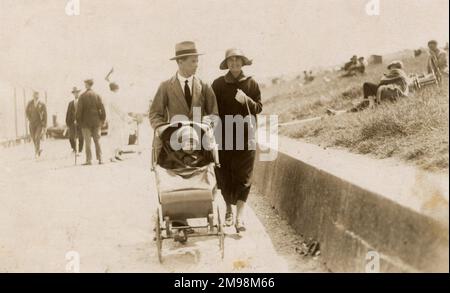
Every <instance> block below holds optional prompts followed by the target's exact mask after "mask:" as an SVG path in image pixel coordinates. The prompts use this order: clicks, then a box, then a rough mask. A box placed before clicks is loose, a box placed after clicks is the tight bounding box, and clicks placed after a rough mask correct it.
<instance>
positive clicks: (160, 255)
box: [155, 208, 162, 263]
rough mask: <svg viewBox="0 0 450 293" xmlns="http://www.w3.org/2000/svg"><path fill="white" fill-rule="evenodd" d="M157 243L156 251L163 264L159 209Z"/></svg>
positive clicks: (157, 211) (156, 231)
mask: <svg viewBox="0 0 450 293" xmlns="http://www.w3.org/2000/svg"><path fill="white" fill-rule="evenodd" d="M155 222H156V223H155V234H156V237H155V241H156V249H157V252H158V260H159V262H160V263H162V237H161V220H160V217H159V208H157V209H156V221H155Z"/></svg>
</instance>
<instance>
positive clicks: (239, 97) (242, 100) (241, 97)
mask: <svg viewBox="0 0 450 293" xmlns="http://www.w3.org/2000/svg"><path fill="white" fill-rule="evenodd" d="M234 98H235V99H236V101H238V102H239V103H241V104H242V105H244V104H245V101H246V99H247V98H248V97H247V95H246V94H245V93H244V92H243V91H242V90H241V89H238V90H237V93H236V96H235V97H234Z"/></svg>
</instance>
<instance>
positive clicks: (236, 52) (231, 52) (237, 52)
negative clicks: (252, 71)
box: [220, 48, 253, 70]
mask: <svg viewBox="0 0 450 293" xmlns="http://www.w3.org/2000/svg"><path fill="white" fill-rule="evenodd" d="M233 56H236V57H241V58H242V60H243V62H244V64H243V66H245V65H252V63H253V62H252V60H250V59H248V58H247V56H245V54H244V52H242V50H240V49H235V48H233V49H228V50H227V51H226V52H225V59H224V60H223V61H222V63H220V69H222V70H225V69H228V64H227V59H228V58H230V57H233Z"/></svg>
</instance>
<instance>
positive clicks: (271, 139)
mask: <svg viewBox="0 0 450 293" xmlns="http://www.w3.org/2000/svg"><path fill="white" fill-rule="evenodd" d="M201 113H202V112H201V108H200V107H193V119H192V120H190V119H189V118H188V117H187V116H185V115H175V116H173V117H172V118H171V120H170V124H171V125H173V124H174V125H176V124H177V123H183V122H185V121H192V122H194V123H193V126H192V130H191V133H190V135H182V134H180V133H179V132H177V131H174V132H173V133H172V134H171V136H170V147H171V148H172V149H173V150H174V151H178V150H181V149H184V148H183V146H185V145H189V146H190V149H192V150H201V149H204V150H208V151H210V150H256V149H257V148H258V149H259V160H260V161H273V160H275V159H276V158H277V154H278V116H277V115H259V116H258V119H256V116H254V115H246V116H242V115H225V117H224V119H220V117H219V116H217V115H208V116H203V117H202V115H201ZM205 127H206V128H207V129H206V130H205ZM202 133H205V134H204V135H202Z"/></svg>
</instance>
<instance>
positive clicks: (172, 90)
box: [149, 41, 218, 239]
mask: <svg viewBox="0 0 450 293" xmlns="http://www.w3.org/2000/svg"><path fill="white" fill-rule="evenodd" d="M199 55H203V54H200V53H199V52H198V51H197V48H196V47H195V43H194V42H191V41H185V42H181V43H178V44H176V45H175V56H174V57H172V58H170V60H175V61H176V62H177V65H178V71H177V73H176V74H175V75H174V76H172V77H171V78H170V79H168V80H166V81H164V82H162V83H161V84H160V86H159V88H158V91H157V92H156V95H155V97H154V98H153V102H152V103H151V105H150V109H149V119H150V124H151V126H152V128H153V129H157V128H158V127H159V126H161V125H163V124H166V123H168V122H174V121H172V119H173V118H174V116H176V117H175V118H176V119H177V120H180V119H183V118H184V119H185V120H193V119H194V117H195V118H196V119H201V120H200V121H198V122H202V121H203V122H207V123H214V121H216V119H217V118H218V109H217V101H216V96H215V95H214V92H213V90H212V88H211V86H210V85H209V84H207V83H205V82H203V81H202V80H200V79H199V78H198V77H197V76H195V72H196V71H197V67H198V56H199ZM197 115H200V117H197ZM186 225H187V221H186V220H181V221H177V222H174V223H173V226H186ZM178 232H179V234H180V235H179V236H180V239H186V237H185V236H183V233H185V232H188V233H192V232H193V230H192V229H189V230H184V229H180V231H178Z"/></svg>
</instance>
